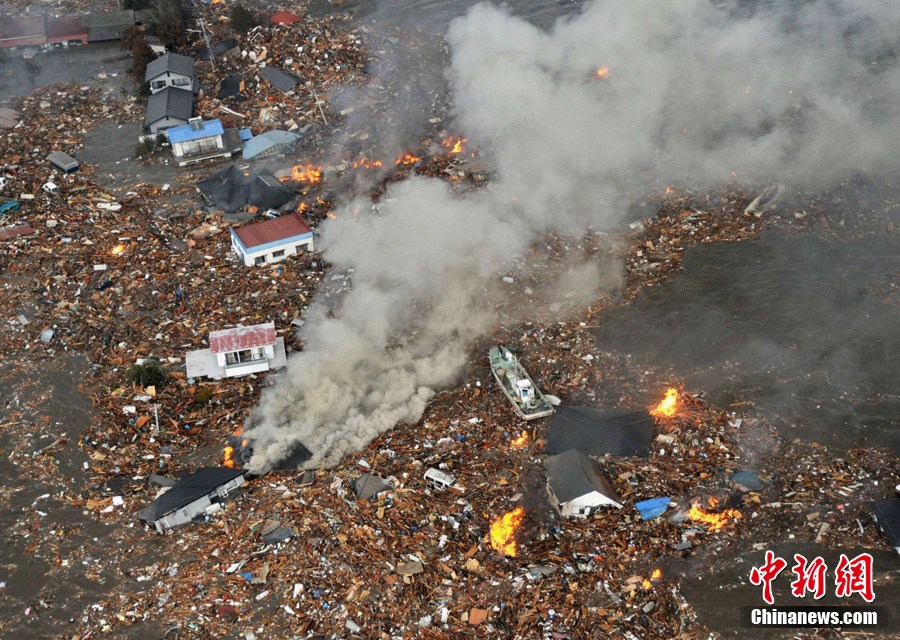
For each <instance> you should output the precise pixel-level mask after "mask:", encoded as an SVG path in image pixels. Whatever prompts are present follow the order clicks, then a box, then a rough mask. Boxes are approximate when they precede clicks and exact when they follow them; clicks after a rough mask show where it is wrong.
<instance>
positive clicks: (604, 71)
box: [594, 66, 609, 78]
mask: <svg viewBox="0 0 900 640" xmlns="http://www.w3.org/2000/svg"><path fill="white" fill-rule="evenodd" d="M594 77H595V78H608V77H609V67H606V66H603V67H600V68H599V69H597V70H596V71H595V72H594Z"/></svg>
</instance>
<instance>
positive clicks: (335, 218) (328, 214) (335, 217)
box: [325, 211, 338, 220]
mask: <svg viewBox="0 0 900 640" xmlns="http://www.w3.org/2000/svg"><path fill="white" fill-rule="evenodd" d="M325 215H326V216H328V217H329V218H331V219H332V220H337V219H338V217H337V216H336V215H334V213H333V212H331V211H326V212H325Z"/></svg>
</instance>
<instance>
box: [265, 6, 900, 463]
mask: <svg viewBox="0 0 900 640" xmlns="http://www.w3.org/2000/svg"><path fill="white" fill-rule="evenodd" d="M778 4H779V6H777V7H770V6H768V5H766V6H764V7H763V8H759V9H758V10H755V11H750V10H742V11H740V12H739V11H737V8H736V7H732V8H728V7H725V8H722V7H715V6H713V5H712V4H711V3H710V2H708V1H707V0H684V1H682V2H678V3H671V2H668V0H643V1H637V2H628V3H622V2H611V1H610V2H604V1H598V2H594V3H592V4H590V5H587V6H586V7H585V9H584V11H583V13H582V14H581V15H579V16H577V17H575V18H571V19H563V20H560V21H559V22H557V23H556V25H554V27H553V28H552V29H550V30H549V31H543V30H541V29H538V28H537V27H535V26H533V25H531V24H529V23H527V22H526V21H524V20H521V19H518V18H515V17H513V16H512V15H511V14H510V13H509V12H508V11H507V10H505V9H501V8H497V7H494V6H491V5H486V4H482V5H478V6H476V7H474V8H473V9H471V10H470V11H469V13H468V14H467V15H466V16H465V17H463V18H460V19H458V20H456V21H454V22H453V23H452V25H451V27H450V29H449V32H448V35H447V40H448V43H449V45H450V47H451V51H452V61H451V68H450V70H449V72H448V73H449V78H450V80H451V82H452V85H453V89H454V103H455V109H456V117H457V122H458V125H459V129H460V131H461V132H463V133H465V134H466V135H468V136H469V138H470V139H471V140H472V141H475V142H477V144H478V145H479V147H480V148H481V149H482V150H484V151H485V152H486V159H487V160H488V161H490V162H491V164H492V165H493V168H494V169H495V170H496V175H497V178H496V179H495V180H494V182H493V183H492V184H491V186H490V188H489V189H487V190H484V191H482V192H480V193H476V194H469V195H467V196H458V195H455V194H453V193H452V192H451V191H450V190H449V188H448V187H447V186H446V185H444V184H442V183H440V182H439V181H437V180H431V179H425V178H414V179H411V180H408V181H407V182H406V183H404V184H400V185H394V186H393V187H392V188H391V189H390V190H389V191H388V192H387V194H386V196H385V199H384V202H383V206H382V208H381V213H380V214H379V215H370V216H365V215H364V216H362V217H355V216H353V214H352V211H353V210H354V207H356V208H358V207H360V206H363V210H365V207H366V206H367V205H366V203H359V202H357V203H354V204H353V205H351V206H349V207H346V208H345V210H343V211H338V216H339V219H338V220H336V221H329V222H328V223H327V224H326V225H324V227H323V234H322V243H321V244H322V245H323V246H324V247H325V256H326V258H327V259H328V260H329V261H330V262H331V263H332V264H334V265H335V268H336V269H339V270H348V269H353V272H352V280H353V289H352V291H351V292H350V293H349V294H348V295H347V296H346V298H345V299H344V301H343V302H342V304H341V305H340V306H339V308H337V309H336V310H334V311H333V312H328V311H326V310H325V309H324V308H322V307H319V306H317V305H314V306H313V308H311V309H310V311H309V313H308V314H307V315H308V317H307V320H308V321H307V324H306V326H305V328H304V332H303V340H304V344H305V350H304V351H303V353H301V354H299V355H296V356H294V357H292V359H291V361H290V363H289V366H288V368H287V371H286V373H284V374H283V375H282V376H281V377H280V380H279V382H278V383H277V384H276V385H275V386H274V387H273V388H271V389H269V390H267V392H266V393H264V395H263V398H262V402H261V405H260V407H259V408H258V409H257V410H256V411H255V412H254V414H253V415H252V416H251V418H250V420H249V423H248V427H250V430H249V432H248V436H250V437H252V438H254V440H255V442H256V452H255V454H254V457H253V459H252V461H251V464H250V467H251V469H252V470H254V471H263V470H265V469H266V468H268V467H270V466H271V465H272V464H273V463H275V462H276V461H277V460H278V459H279V458H280V457H281V456H283V455H284V452H285V451H286V448H287V447H288V446H289V445H291V444H293V443H295V442H297V441H300V442H302V443H303V444H304V445H306V446H307V447H308V448H309V449H310V450H311V451H312V452H313V453H314V458H313V460H312V461H311V463H310V464H311V465H319V464H325V465H330V464H333V463H336V462H337V461H338V460H340V458H341V457H342V456H343V455H344V454H346V453H349V452H351V451H354V450H357V449H359V448H361V447H363V446H364V445H365V444H366V443H367V442H369V441H370V440H371V439H372V438H374V437H376V436H377V435H378V434H380V433H382V432H384V431H385V430H388V429H390V428H392V427H393V426H394V425H395V424H397V423H398V422H401V421H406V422H415V421H417V420H418V419H419V418H420V417H421V415H422V413H423V411H424V408H425V406H426V404H427V403H428V401H429V399H430V398H431V397H432V396H433V394H434V393H435V391H436V390H438V389H441V388H445V387H447V386H448V385H451V384H452V383H453V382H454V381H455V380H457V379H458V377H459V376H460V374H461V372H462V370H463V368H464V367H465V365H466V362H467V349H468V346H469V345H470V344H471V342H472V341H473V340H475V339H476V338H477V337H478V336H480V335H482V334H483V332H484V331H485V329H486V328H487V327H489V326H490V325H491V324H492V323H493V322H494V313H493V308H494V307H493V300H495V299H496V298H495V296H496V295H498V290H497V288H496V286H495V283H496V281H497V273H498V271H499V270H500V269H502V268H503V265H504V264H505V263H506V262H507V261H508V260H509V259H510V257H511V256H513V255H514V254H516V253H520V252H524V251H525V250H526V249H527V247H528V245H529V244H530V243H531V242H532V241H533V240H534V239H535V238H537V237H538V236H539V235H540V234H541V233H543V232H546V231H547V230H551V229H559V230H563V231H574V232H580V231H583V230H584V228H585V227H586V226H588V225H592V226H593V227H594V228H595V229H603V228H606V227H608V226H609V225H611V224H612V223H613V222H615V221H616V219H617V218H618V216H619V215H620V211H619V209H620V207H619V206H617V203H619V202H621V201H622V200H623V194H625V193H626V191H633V190H634V189H635V188H636V187H638V186H642V187H645V188H649V187H655V186H658V185H661V184H665V183H678V182H680V181H685V180H690V181H691V182H692V183H709V184H714V183H721V182H724V181H727V180H731V179H733V176H737V178H738V179H739V180H741V181H744V182H753V181H762V180H766V179H771V178H775V179H777V180H778V181H781V182H790V183H792V184H793V185H794V186H815V185H818V184H825V183H827V182H829V181H832V180H834V179H836V178H838V177H841V176H844V175H846V174H848V173H854V172H859V171H870V172H872V171H879V172H885V173H887V172H895V171H896V170H897V168H898V159H900V156H898V155H897V154H896V152H895V149H894V146H895V145H894V141H895V140H896V139H898V134H900V117H898V110H900V100H898V98H900V95H898V93H900V77H898V68H897V66H896V65H895V64H894V63H893V52H894V50H895V46H896V44H897V37H898V36H897V34H898V33H900V29H898V26H900V4H897V3H866V2H861V1H858V0H830V1H828V2H824V1H823V2H815V1H811V2H798V3H791V5H790V6H788V5H787V3H778ZM743 6H744V5H742V7H743ZM600 67H608V69H609V72H608V74H607V75H606V77H594V72H595V71H597V69H598V68H600ZM573 273H574V274H575V276H574V277H573V279H574V280H575V281H578V280H580V279H582V278H580V277H579V274H581V275H584V274H588V275H589V274H590V273H591V272H590V269H583V270H580V271H575V272H573Z"/></svg>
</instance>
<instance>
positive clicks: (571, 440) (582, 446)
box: [544, 407, 653, 456]
mask: <svg viewBox="0 0 900 640" xmlns="http://www.w3.org/2000/svg"><path fill="white" fill-rule="evenodd" d="M652 440H653V417H652V416H651V415H650V412H649V411H647V410H646V409H602V408H593V407H560V408H559V409H557V411H556V413H554V414H553V417H552V418H551V419H550V428H549V429H548V431H547V445H546V447H545V448H544V450H545V451H546V452H547V453H562V452H563V451H566V450H568V449H578V450H579V451H581V452H583V453H586V454H588V455H591V456H600V455H605V454H607V453H608V454H610V455H614V456H647V455H650V443H651V442H652Z"/></svg>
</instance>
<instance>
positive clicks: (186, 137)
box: [168, 119, 225, 143]
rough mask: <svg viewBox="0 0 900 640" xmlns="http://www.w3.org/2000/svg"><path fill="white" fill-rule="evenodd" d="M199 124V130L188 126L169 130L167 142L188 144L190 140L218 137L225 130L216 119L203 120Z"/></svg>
mask: <svg viewBox="0 0 900 640" xmlns="http://www.w3.org/2000/svg"><path fill="white" fill-rule="evenodd" d="M200 124H201V127H200V128H199V129H194V128H193V127H192V126H191V125H189V124H185V125H182V126H180V127H173V128H171V129H169V132H168V133H169V142H172V143H175V142H190V141H191V140H199V139H200V138H209V137H210V136H220V135H222V134H223V133H225V129H223V128H222V122H221V121H220V120H218V119H216V120H204V121H203V122H201V123H200Z"/></svg>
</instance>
